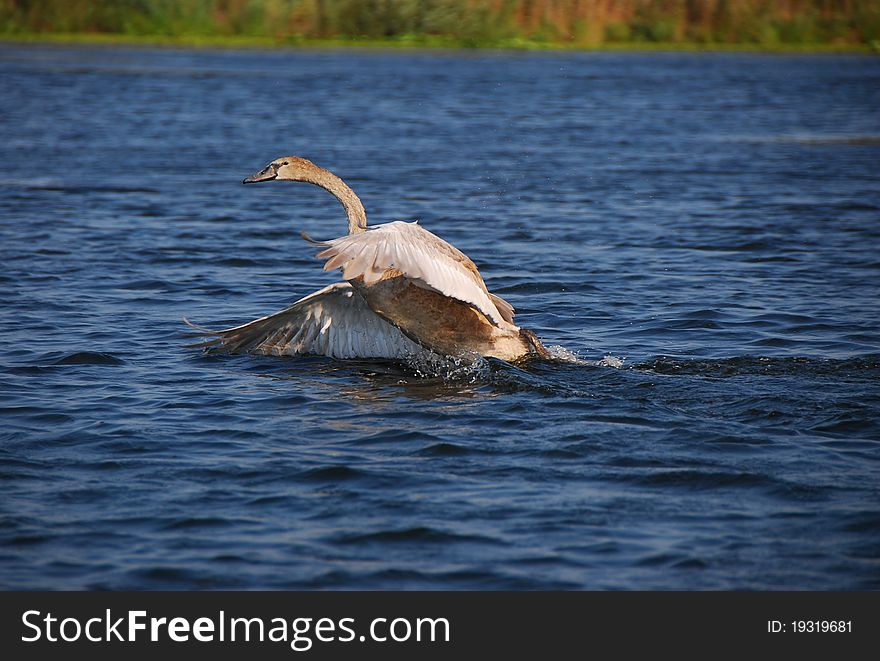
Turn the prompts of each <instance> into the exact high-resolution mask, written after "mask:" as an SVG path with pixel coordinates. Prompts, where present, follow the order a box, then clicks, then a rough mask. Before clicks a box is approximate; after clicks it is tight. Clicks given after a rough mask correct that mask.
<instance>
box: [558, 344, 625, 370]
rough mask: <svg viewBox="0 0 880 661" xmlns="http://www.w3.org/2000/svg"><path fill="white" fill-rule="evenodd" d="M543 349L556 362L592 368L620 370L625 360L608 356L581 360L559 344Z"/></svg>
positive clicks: (574, 353)
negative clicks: (599, 358)
mask: <svg viewBox="0 0 880 661" xmlns="http://www.w3.org/2000/svg"><path fill="white" fill-rule="evenodd" d="M545 349H547V351H548V353H549V354H550V357H551V360H558V361H560V362H564V363H574V364H575V365H591V366H593V367H613V368H615V369H620V368H621V367H623V363H624V360H625V358H618V357H617V356H612V355H610V354H606V355H605V356H604V357H602V359H601V360H591V359H589V358H581V357H580V356H579V355H578V354H577V353H576V352H574V351H572V350H571V349H566V348H565V347H563V346H561V345H559V344H554V345H551V346H547V347H545Z"/></svg>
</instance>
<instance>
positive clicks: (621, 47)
mask: <svg viewBox="0 0 880 661" xmlns="http://www.w3.org/2000/svg"><path fill="white" fill-rule="evenodd" d="M0 43H14V44H57V45H83V46H147V47H175V48H196V49H197V48H217V49H292V50H293V49H298V48H308V49H340V48H367V49H396V50H401V49H456V50H491V49H496V50H523V51H583V52H590V51H606V52H608V51H611V52H614V51H729V52H753V53H862V54H878V53H880V45H877V44H875V45H873V47H872V46H869V45H865V44H851V43H847V44H833V43H831V44H772V45H767V44H754V43H695V42H654V41H644V42H642V41H628V42H611V43H607V42H606V43H602V44H599V45H583V44H572V43H566V42H555V41H537V40H528V39H504V40H495V41H482V42H471V41H467V42H464V41H462V40H461V39H457V38H454V37H440V36H419V37H404V38H395V39H367V38H363V39H362V38H326V39H312V38H294V39H273V38H271V37H252V36H223V35H211V36H206V35H175V36H167V35H130V34H117V33H92V32H38V33H13V34H0Z"/></svg>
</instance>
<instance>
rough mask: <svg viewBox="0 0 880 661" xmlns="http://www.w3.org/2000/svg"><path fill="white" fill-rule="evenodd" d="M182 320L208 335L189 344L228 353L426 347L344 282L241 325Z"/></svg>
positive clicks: (398, 351)
mask: <svg viewBox="0 0 880 661" xmlns="http://www.w3.org/2000/svg"><path fill="white" fill-rule="evenodd" d="M184 321H186V320H184ZM186 323H187V324H189V325H190V326H191V327H192V328H195V329H196V330H197V331H198V334H199V335H203V336H213V337H212V338H211V339H209V340H206V341H204V342H200V343H198V344H194V345H192V346H195V347H210V348H211V349H212V350H215V351H227V352H230V353H259V354H267V355H272V356H292V355H296V354H317V355H320V356H330V357H331V358H392V359H393V358H398V359H404V358H408V357H411V356H413V355H417V354H421V353H424V352H425V351H426V349H423V348H422V347H421V346H419V345H418V344H416V343H415V342H413V341H412V340H410V339H409V338H408V337H406V336H405V335H404V334H403V333H401V332H400V330H398V329H397V328H396V327H395V326H392V325H391V324H389V323H388V322H387V321H385V320H384V319H382V318H381V317H379V316H378V315H377V314H376V313H375V312H373V311H372V310H371V309H370V308H369V307H367V304H366V302H364V299H363V298H361V296H360V295H359V294H358V293H357V292H356V291H355V290H354V289H353V288H352V286H351V285H350V284H348V283H347V282H337V283H336V284H332V285H330V286H329V287H324V289H321V290H319V291H316V292H315V293H314V294H310V295H309V296H306V297H305V298H302V299H300V300H299V301H297V302H296V303H294V304H293V305H291V306H290V307H288V308H285V309H284V310H281V311H280V312H276V313H275V314H272V315H269V316H268V317H262V318H260V319H256V320H255V321H252V322H250V323H248V324H244V325H243V326H236V327H235V328H227V329H224V330H216V331H212V330H207V329H204V328H199V327H198V326H193V324H190V323H189V322H188V321H187V322H186Z"/></svg>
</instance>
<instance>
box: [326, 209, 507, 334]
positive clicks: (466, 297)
mask: <svg viewBox="0 0 880 661" xmlns="http://www.w3.org/2000/svg"><path fill="white" fill-rule="evenodd" d="M321 245H324V246H326V248H325V249H324V250H322V251H321V252H319V253H318V257H319V258H322V259H326V260H327V262H326V263H325V264H324V270H325V271H330V270H333V269H335V268H341V269H342V277H343V278H345V279H346V280H354V279H355V278H358V277H363V279H364V283H365V284H367V285H370V284H372V283H374V282H377V281H378V280H380V279H381V278H382V277H383V276H384V274H385V272H386V271H387V270H388V269H396V270H398V271H400V272H401V273H403V274H404V275H405V276H407V277H408V278H410V279H412V280H413V281H415V282H416V283H417V284H420V285H422V286H426V288H428V289H432V290H434V291H436V292H439V293H441V294H443V295H444V296H449V297H450V298H454V299H456V300H459V301H462V302H463V303H467V304H469V305H472V306H473V307H475V308H476V309H477V310H479V311H480V312H482V313H483V314H484V315H485V316H486V317H487V318H488V319H489V320H490V321H491V322H492V323H493V324H495V325H496V326H500V325H502V324H503V323H504V322H512V320H513V308H512V307H511V306H510V304H508V303H507V302H506V301H504V300H503V299H500V298H498V297H495V296H493V295H491V294H490V293H489V291H488V290H487V289H486V284H485V283H484V282H483V278H482V277H481V276H480V273H479V271H477V267H476V266H475V265H474V263H473V262H472V261H471V260H470V259H469V258H468V257H467V255H465V254H464V253H462V252H461V251H460V250H458V249H457V248H455V247H454V246H452V245H450V244H449V243H447V242H446V241H444V240H443V239H441V238H440V237H438V236H436V235H435V234H432V233H431V232H429V231H428V230H426V229H424V228H423V227H421V226H419V225H418V224H417V223H406V222H401V221H395V222H392V223H386V224H384V225H376V226H375V227H370V228H368V229H367V231H366V232H359V233H357V234H349V235H348V236H343V237H340V238H338V239H332V240H330V241H325V242H323V243H322V244H321Z"/></svg>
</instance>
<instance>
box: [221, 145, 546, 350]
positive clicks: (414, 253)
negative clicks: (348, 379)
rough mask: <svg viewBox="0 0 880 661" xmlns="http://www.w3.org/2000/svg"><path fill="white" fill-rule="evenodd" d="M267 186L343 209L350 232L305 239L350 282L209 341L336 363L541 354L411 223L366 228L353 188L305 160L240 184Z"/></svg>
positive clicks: (442, 244)
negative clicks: (313, 192) (275, 184)
mask: <svg viewBox="0 0 880 661" xmlns="http://www.w3.org/2000/svg"><path fill="white" fill-rule="evenodd" d="M273 180H277V181H285V180H286V181H303V182H306V183H310V184H314V185H316V186H320V187H321V188H324V189H325V190H327V191H329V192H330V193H331V194H332V195H334V196H335V197H336V198H337V199H338V200H339V202H340V203H341V204H342V207H343V209H345V213H346V216H347V217H348V231H349V234H348V235H347V236H343V237H340V238H338V239H333V240H330V241H325V242H317V241H312V242H313V243H315V244H316V245H318V246H320V247H321V248H322V250H321V252H319V253H318V257H319V258H321V259H324V260H326V262H325V264H324V270H326V271H329V270H333V269H336V268H338V269H340V270H341V271H342V275H343V278H344V279H345V280H346V281H347V282H348V284H346V283H338V284H336V285H331V287H328V288H325V289H324V290H321V291H320V292H316V293H315V294H312V295H311V296H308V297H306V298H305V299H302V300H301V301H298V302H297V303H295V304H294V305H293V306H291V307H290V308H287V309H286V310H282V311H281V312H279V313H277V314H275V315H272V316H270V317H264V318H262V319H258V320H256V321H254V322H251V323H250V324H246V325H244V326H240V327H237V328H232V329H227V330H224V331H214V332H211V333H210V334H212V335H215V336H216V337H215V339H213V340H210V341H209V342H207V343H205V344H206V345H212V346H217V347H218V348H227V349H228V350H232V351H236V350H244V351H250V352H256V353H272V354H296V353H318V354H323V355H329V356H334V357H338V358H342V357H345V358H400V357H401V353H402V352H403V353H405V352H406V351H409V352H410V355H411V353H412V351H413V347H421V348H422V350H428V351H430V352H433V353H438V354H442V355H446V356H455V357H462V358H468V357H471V358H473V357H476V356H489V357H494V358H500V359H502V360H508V361H513V360H518V359H521V358H525V357H527V356H530V355H537V356H541V357H545V358H546V357H548V353H547V351H546V349H545V348H544V346H543V345H542V344H541V342H540V340H539V339H538V338H537V336H535V334H534V333H532V332H531V331H529V330H526V329H523V328H520V327H518V326H516V325H515V324H514V323H513V314H514V309H513V306H511V305H510V304H509V303H507V301H505V300H504V299H502V298H500V297H499V296H495V295H494V294H491V293H489V291H488V289H487V288H486V284H485V283H484V282H483V278H482V276H481V275H480V273H479V271H478V270H477V267H476V265H475V264H474V263H473V262H472V261H471V260H470V259H469V258H468V257H467V256H466V255H465V254H464V253H462V252H461V251H460V250H458V249H457V248H455V247H454V246H452V245H450V244H449V243H447V242H446V241H444V240H443V239H441V238H440V237H438V236H436V235H434V234H432V233H431V232H429V231H427V230H426V229H424V228H422V227H420V226H419V225H418V224H417V223H415V222H413V223H406V222H399V221H398V222H391V223H386V224H383V225H376V226H373V227H368V226H367V216H366V212H365V211H364V206H363V204H361V201H360V199H358V197H357V195H355V193H354V191H353V190H352V189H351V188H349V186H348V185H346V183H345V182H344V181H342V179H340V178H339V177H337V176H336V175H335V174H333V173H332V172H329V171H328V170H325V169H323V168H320V167H318V166H317V165H315V164H314V163H312V162H311V161H308V160H306V159H304V158H300V157H297V156H285V157H282V158H278V159H275V160H274V161H272V162H271V163H269V165H267V166H266V167H265V168H263V169H262V170H260V172H258V173H256V174H254V175H253V176H251V177H248V178H247V179H245V180H244V182H243V183H245V184H253V183H259V182H264V181H273ZM306 238H307V239H308V237H306ZM309 240H310V241H311V239H309ZM349 286H350V287H351V289H349ZM330 294H332V295H330ZM343 294H344V295H343ZM316 306H317V307H318V308H320V310H318V309H316ZM374 317H375V318H374ZM319 322H320V325H319ZM371 336H372V337H371ZM371 339H372V340H375V341H371ZM416 350H418V349H416Z"/></svg>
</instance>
